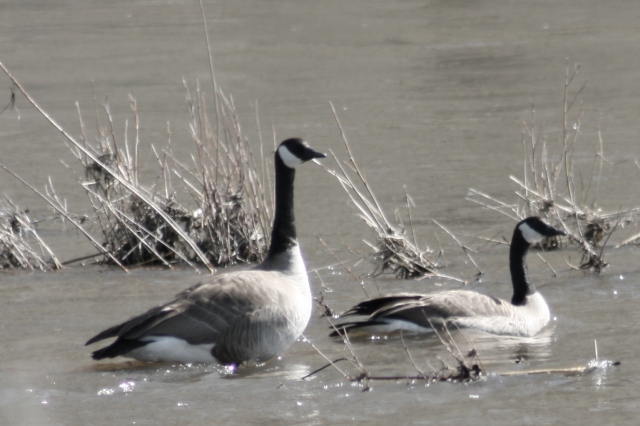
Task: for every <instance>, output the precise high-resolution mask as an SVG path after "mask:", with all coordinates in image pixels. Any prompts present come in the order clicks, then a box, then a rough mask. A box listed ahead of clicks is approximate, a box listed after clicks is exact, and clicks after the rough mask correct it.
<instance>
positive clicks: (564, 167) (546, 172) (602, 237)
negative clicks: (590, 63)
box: [467, 63, 638, 273]
mask: <svg viewBox="0 0 640 426" xmlns="http://www.w3.org/2000/svg"><path fill="white" fill-rule="evenodd" d="M579 69H580V66H579V65H575V66H574V67H573V68H571V67H570V66H569V64H568V63H567V67H566V72H565V82H564V92H563V114H562V126H563V127H562V128H563V131H562V138H561V140H560V141H558V142H555V143H554V142H552V141H549V140H548V139H547V137H546V135H545V134H544V133H543V132H541V131H540V130H539V128H538V127H539V126H538V123H537V119H536V116H535V112H532V116H531V121H530V122H525V123H524V124H523V131H522V152H523V159H524V161H523V163H524V169H523V174H522V177H519V178H518V177H515V176H510V179H511V180H512V181H513V182H515V183H516V185H517V187H518V189H517V190H516V192H515V193H516V197H517V201H516V202H513V203H509V202H504V201H501V200H498V199H496V198H494V197H492V196H491V195H489V194H486V193H484V192H482V191H479V190H477V189H473V188H471V189H470V190H469V194H468V196H467V199H468V200H470V201H472V202H474V203H477V204H479V205H481V206H483V207H485V208H489V209H492V210H495V211H497V212H499V213H502V214H504V215H506V216H508V217H510V218H512V219H513V220H516V221H519V220H522V219H524V218H525V217H528V216H540V217H543V218H545V219H546V220H547V221H548V222H550V223H551V224H553V225H554V226H561V227H562V228H563V229H564V230H565V231H566V232H567V235H568V237H564V238H563V239H562V241H564V242H565V243H573V244H576V245H578V246H579V248H580V250H581V253H582V261H581V262H580V265H579V266H577V267H578V268H580V269H585V270H591V271H594V272H596V273H599V272H600V271H601V270H602V269H603V268H604V267H605V266H606V262H605V261H604V246H605V244H606V241H607V240H608V236H610V235H611V233H612V232H613V231H614V230H615V228H616V224H617V222H619V221H620V220H630V218H632V217H633V216H635V215H637V213H638V209H637V208H636V209H630V210H627V211H612V212H603V211H602V210H601V209H600V208H599V207H598V206H597V198H598V194H599V192H600V181H601V178H602V173H603V167H604V164H605V163H607V164H610V162H609V161H608V160H607V159H606V158H605V156H604V143H603V139H602V134H601V131H600V128H599V125H598V132H597V136H598V138H597V141H598V142H597V147H596V152H595V153H594V154H593V162H592V164H591V166H590V171H589V172H588V173H587V174H583V173H582V172H581V170H580V168H579V167H578V165H577V164H576V160H575V157H576V149H577V146H578V142H579V136H580V134H581V128H582V121H583V116H584V114H583V112H584V111H583V107H582V104H581V103H579V102H578V101H579V98H580V95H581V94H582V92H583V91H584V89H585V88H586V84H587V82H586V81H585V82H583V83H582V84H581V85H580V87H579V88H578V89H577V90H575V91H573V90H572V86H573V83H574V80H575V78H576V76H577V74H578V71H579ZM576 107H578V110H577V111H575V108H576ZM585 175H586V176H588V178H587V180H586V181H583V180H582V179H581V178H582V176H585ZM579 177H580V179H579ZM559 244H560V240H558V239H550V241H549V246H547V247H545V248H546V249H550V248H551V249H553V248H557V247H558V245H559Z"/></svg>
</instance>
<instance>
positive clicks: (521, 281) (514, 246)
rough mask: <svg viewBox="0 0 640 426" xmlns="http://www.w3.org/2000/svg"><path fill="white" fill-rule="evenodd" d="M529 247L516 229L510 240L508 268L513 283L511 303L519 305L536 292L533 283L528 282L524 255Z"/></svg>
mask: <svg viewBox="0 0 640 426" xmlns="http://www.w3.org/2000/svg"><path fill="white" fill-rule="evenodd" d="M528 249H529V243H528V242H527V241H526V240H525V239H524V237H523V236H522V234H521V233H520V232H519V230H516V231H515V232H514V234H513V239H512V240H511V249H510V252H509V269H510V271H511V283H512V284H513V298H512V299H511V303H512V304H513V305H516V306H519V305H524V304H525V301H526V298H527V296H529V295H532V294H534V293H535V292H536V288H535V286H534V285H533V284H531V283H529V279H528V277H527V264H526V262H525V256H526V255H527V250H528Z"/></svg>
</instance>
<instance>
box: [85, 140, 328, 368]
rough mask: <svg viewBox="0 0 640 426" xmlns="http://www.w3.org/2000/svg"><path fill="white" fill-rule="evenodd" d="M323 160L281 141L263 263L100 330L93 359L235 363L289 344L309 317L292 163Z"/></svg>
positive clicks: (300, 144)
mask: <svg viewBox="0 0 640 426" xmlns="http://www.w3.org/2000/svg"><path fill="white" fill-rule="evenodd" d="M323 157H326V155H325V154H323V153H320V152H317V151H314V150H313V149H311V148H309V146H308V145H307V144H306V142H303V141H302V140H301V139H287V140H285V141H284V142H282V143H281V144H280V146H279V147H278V149H277V150H276V153H275V170H276V178H275V182H276V198H275V201H276V202H275V218H274V222H273V230H272V234H271V245H270V247H269V252H268V254H267V257H266V259H265V260H264V262H262V263H261V264H260V265H258V266H257V267H255V268H253V269H251V270H247V271H237V272H231V273H226V274H221V275H217V276H214V277H212V278H210V279H208V280H206V281H203V282H201V283H199V284H196V285H194V286H193V287H191V288H188V289H186V290H184V291H182V292H181V293H179V294H178V295H176V297H175V299H174V300H172V301H171V302H169V303H166V304H164V305H161V306H156V307H155V308H152V309H150V310H149V311H147V312H145V313H144V314H142V315H139V316H136V317H134V318H131V319H129V320H128V321H125V322H124V323H122V324H119V325H116V326H114V327H111V328H109V329H107V330H105V331H103V332H102V333H100V334H98V335H97V336H95V337H93V338H91V339H89V341H88V342H87V343H86V344H87V345H90V344H91V343H94V342H97V341H99V340H103V339H107V338H109V337H117V339H116V340H115V342H113V343H112V344H111V345H109V346H107V347H104V348H102V349H99V350H97V351H95V352H93V358H94V359H103V358H114V357H116V356H125V357H129V358H135V359H138V360H142V361H178V362H184V363H192V362H205V363H208V362H214V361H218V362H219V363H221V364H223V365H231V364H233V365H239V364H241V363H242V362H244V361H265V360H267V359H269V358H272V357H274V356H276V355H279V354H280V353H282V352H283V351H284V350H285V349H287V347H289V345H291V343H293V341H295V340H296V339H297V338H298V337H299V336H300V334H301V333H302V331H303V330H304V329H305V327H306V326H307V323H308V322H309V318H310V316H311V290H310V288H309V279H308V277H307V273H306V269H305V265H304V262H303V260H302V256H301V254H300V248H299V247H298V242H297V241H296V227H295V223H294V212H293V181H294V178H295V167H296V166H298V165H300V164H302V163H304V162H306V161H309V160H313V159H314V158H323Z"/></svg>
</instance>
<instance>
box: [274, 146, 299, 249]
mask: <svg viewBox="0 0 640 426" xmlns="http://www.w3.org/2000/svg"><path fill="white" fill-rule="evenodd" d="M275 169H276V210H275V218H274V220H273V230H272V231H271V246H269V253H268V254H267V259H268V258H270V257H272V256H275V255H277V254H280V253H284V252H285V251H287V249H289V248H291V247H293V246H295V245H296V244H298V242H297V241H296V224H295V217H294V215H293V181H294V180H295V177H296V169H294V168H291V167H287V166H285V164H284V162H283V161H282V159H281V158H280V156H279V155H278V154H276V156H275Z"/></svg>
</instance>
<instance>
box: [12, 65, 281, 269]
mask: <svg viewBox="0 0 640 426" xmlns="http://www.w3.org/2000/svg"><path fill="white" fill-rule="evenodd" d="M0 66H2V68H3V70H4V71H5V73H6V74H7V75H8V76H9V78H10V79H11V80H12V82H13V83H14V84H15V86H16V87H17V88H18V89H19V90H20V91H21V92H22V93H23V94H24V95H25V97H26V98H27V99H28V100H29V102H31V104H32V105H33V106H34V107H35V108H36V109H37V110H38V111H39V112H40V113H41V114H42V115H43V116H44V117H45V118H46V119H47V120H49V122H50V123H51V124H53V125H54V126H55V127H56V128H57V129H58V130H59V131H60V132H61V133H62V134H63V136H64V137H65V138H66V140H67V143H68V146H69V148H70V150H71V151H72V153H73V154H74V156H75V157H76V158H77V159H78V161H79V162H80V164H81V165H82V167H83V170H84V172H83V173H82V174H78V175H77V179H78V183H79V184H80V185H81V186H82V188H83V189H84V191H86V193H87V195H88V198H89V200H90V202H91V205H92V207H93V210H94V213H95V215H93V217H88V218H87V217H85V218H83V220H76V217H77V215H73V214H71V213H70V212H69V211H67V206H66V203H65V202H64V201H61V200H60V199H59V198H58V197H57V195H55V192H54V191H53V187H52V185H51V182H50V183H49V187H48V192H47V193H46V194H45V193H41V192H39V191H38V190H36V189H35V188H34V187H33V186H31V185H29V184H27V183H26V182H24V181H23V183H25V184H26V185H27V186H29V188H30V189H32V190H33V191H34V192H36V193H37V195H39V196H40V197H41V198H43V199H44V200H45V201H46V202H48V203H49V204H50V205H51V206H52V207H53V208H54V209H55V210H57V211H58V212H59V213H60V214H61V215H62V216H63V217H65V218H66V219H68V220H69V221H70V222H71V223H72V224H73V225H74V226H75V227H76V228H78V229H79V230H80V231H81V232H82V233H83V234H84V235H85V236H86V237H87V238H88V239H89V240H90V241H91V242H92V243H93V245H94V246H95V247H96V248H97V249H98V252H99V253H97V254H95V255H94V257H99V258H101V259H102V261H104V262H107V263H114V264H118V265H120V266H121V267H123V268H125V267H126V266H131V265H147V264H153V263H162V264H164V265H166V266H168V267H171V266H172V264H173V263H175V262H179V261H182V262H186V263H188V264H189V265H192V266H194V267H195V264H196V263H197V264H202V265H205V266H206V267H208V268H209V269H210V270H213V268H214V267H215V266H227V265H230V264H234V263H238V262H259V261H261V260H262V259H263V257H264V255H265V254H266V250H267V248H268V246H269V239H270V233H269V229H270V223H271V215H272V208H271V204H272V203H271V199H270V198H269V200H268V197H266V196H265V193H267V192H269V193H270V189H271V188H268V186H269V185H268V175H267V174H266V173H265V172H264V170H265V164H264V161H263V160H262V155H260V157H261V161H260V163H259V164H260V166H261V167H260V171H258V167H256V163H254V159H253V153H252V152H251V150H250V148H249V144H248V142H247V140H246V139H245V137H244V136H243V134H242V132H241V128H240V124H239V122H238V120H237V116H236V113H235V107H234V105H233V102H231V101H230V100H229V98H227V97H226V96H225V94H224V93H223V92H222V90H220V88H219V87H218V86H217V84H216V82H215V80H213V87H214V89H213V95H214V96H213V101H214V109H215V112H214V113H213V117H214V122H213V123H212V122H211V121H210V119H209V117H210V115H209V111H208V109H207V103H206V99H205V95H204V93H203V92H202V91H200V89H199V88H198V90H197V92H196V95H195V96H192V95H191V93H190V92H189V90H188V89H187V103H188V106H189V111H190V128H191V136H192V138H193V141H194V145H195V154H193V155H192V161H191V165H188V164H187V163H185V162H183V161H181V160H179V159H178V158H177V157H176V156H175V155H174V154H173V152H172V149H171V148H172V147H171V131H170V129H169V128H168V131H167V133H168V143H167V147H166V148H165V149H164V150H163V151H158V150H157V149H156V148H155V147H153V146H152V149H153V152H154V154H155V157H156V160H157V162H158V173H157V176H158V177H157V178H156V181H155V182H152V183H151V184H144V183H142V181H143V177H141V168H140V160H139V159H140V153H139V150H140V135H139V128H140V121H139V115H138V110H137V105H136V102H135V100H134V99H133V98H131V109H132V112H133V122H134V126H133V127H134V129H133V133H134V135H133V137H131V136H130V134H129V133H130V129H129V123H128V121H127V122H126V123H125V131H124V135H123V136H122V137H118V136H116V130H115V126H114V123H113V118H112V115H111V111H110V108H109V105H108V104H106V105H105V106H104V118H102V120H101V114H100V113H99V112H98V111H99V108H98V106H97V102H95V99H94V109H95V120H96V126H95V127H96V129H97V130H96V134H95V135H94V136H93V137H92V138H89V137H88V136H87V131H86V127H85V125H84V120H83V118H82V114H81V111H80V108H79V107H78V115H79V116H80V127H81V132H82V136H81V138H80V139H79V140H78V139H76V138H74V137H73V136H71V135H70V134H69V133H68V132H66V131H65V130H64V129H63V128H62V127H61V126H60V125H59V124H58V123H57V122H56V121H55V120H53V119H52V118H51V117H50V116H49V114H48V113H47V112H46V111H44V110H43V109H42V108H41V107H40V106H39V105H38V103H37V102H36V101H35V100H34V99H33V98H31V96H30V95H29V93H28V92H27V91H26V90H25V89H24V88H23V87H22V86H21V84H20V83H19V82H18V81H17V80H16V79H15V77H13V76H12V75H11V73H10V72H9V71H8V70H7V69H6V68H5V67H4V66H3V65H2V64H0ZM91 140H93V141H95V142H91ZM261 154H262V152H261ZM9 172H10V173H12V174H14V176H15V177H16V178H18V179H20V178H19V177H18V176H17V175H16V174H15V173H13V172H11V171H9ZM20 180H21V181H22V179H20ZM174 181H177V182H178V183H177V184H174ZM265 182H267V184H265ZM184 198H186V199H184ZM93 229H99V230H100V231H101V236H94V235H92V233H93V232H92V230H93ZM100 240H102V241H100ZM125 269H126V268H125Z"/></svg>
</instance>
